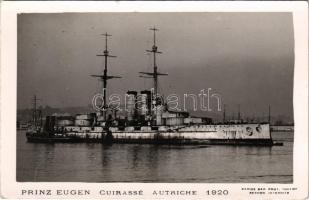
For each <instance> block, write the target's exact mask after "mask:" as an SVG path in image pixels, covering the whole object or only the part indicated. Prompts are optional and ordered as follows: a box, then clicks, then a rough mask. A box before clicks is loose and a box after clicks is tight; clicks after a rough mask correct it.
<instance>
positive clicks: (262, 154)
mask: <svg viewBox="0 0 309 200" xmlns="http://www.w3.org/2000/svg"><path fill="white" fill-rule="evenodd" d="M273 138H274V139H275V140H276V141H282V142H284V146H274V147H245V146H206V145H203V146H168V145H166V146H156V145H145V144H143V145H138V144H113V145H110V146H107V145H103V144H86V143H82V144H61V143H58V144H33V143H27V142H26V136H25V132H24V131H19V132H18V133H17V181H21V182H24V181H31V182H33V181H44V182H48V181H53V182H56V181H61V182H201V183H220V182H235V183H243V182H251V183H291V182H292V181H293V133H292V132H276V133H273Z"/></svg>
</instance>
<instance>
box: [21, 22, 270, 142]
mask: <svg viewBox="0 0 309 200" xmlns="http://www.w3.org/2000/svg"><path fill="white" fill-rule="evenodd" d="M150 30H151V31H153V45H152V48H151V50H147V52H150V53H152V54H153V71H152V72H139V73H140V77H142V78H151V79H152V80H153V90H143V91H141V92H137V91H134V90H130V91H128V92H127V94H126V95H127V98H126V102H125V103H126V112H125V116H119V115H117V114H116V112H117V111H116V110H114V115H112V114H111V113H112V108H109V107H108V105H107V101H106V99H107V98H106V90H107V81H108V80H109V79H113V78H120V76H111V75H108V66H107V59H108V58H109V57H115V56H111V55H110V54H109V51H108V47H107V38H108V37H109V36H111V35H109V34H107V33H105V34H103V36H105V50H104V52H103V54H102V55H98V56H104V61H105V62H104V71H103V74H99V75H92V76H93V77H96V78H99V79H100V80H102V83H103V87H102V88H103V97H104V98H103V99H104V101H103V105H102V108H103V109H102V110H100V111H98V112H95V113H88V114H78V115H76V116H74V117H72V116H62V117H57V116H47V117H46V120H45V125H44V126H42V127H41V129H40V131H29V132H28V133H27V139H28V141H29V142H108V143H154V144H229V145H266V146H270V145H273V144H274V142H273V140H272V138H271V132H270V129H269V124H268V123H265V124H258V123H251V124H247V123H246V124H245V123H238V124H229V123H225V124H213V123H212V120H211V119H210V118H207V117H205V118H200V117H191V116H190V114H189V113H188V112H176V111H172V110H169V109H168V107H167V105H166V104H165V103H164V101H163V100H162V99H163V98H160V96H158V95H157V93H158V78H159V76H167V74H166V73H161V72H159V70H158V66H157V62H156V60H157V54H161V53H162V52H161V51H158V46H157V41H156V32H157V31H158V29H157V28H155V27H153V28H151V29H150ZM224 116H225V112H224Z"/></svg>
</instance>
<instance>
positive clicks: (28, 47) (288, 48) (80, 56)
mask: <svg viewBox="0 0 309 200" xmlns="http://www.w3.org/2000/svg"><path fill="white" fill-rule="evenodd" d="M154 25H155V26H156V27H157V28H159V29H160V31H159V32H158V33H157V39H158V40H157V45H158V47H159V50H160V51H162V52H163V54H162V55H159V57H158V61H157V63H158V67H159V71H160V72H163V73H164V72H166V73H168V74H169V76H168V77H160V92H161V93H164V94H165V95H168V94H170V93H176V94H183V93H195V94H198V93H199V91H200V90H201V89H207V88H212V89H213V91H214V92H216V93H219V94H221V95H222V100H223V102H224V103H225V104H227V105H228V106H229V107H230V108H232V107H237V105H238V104H240V105H241V109H242V112H244V113H257V114H259V113H263V112H264V113H267V108H268V105H269V104H270V105H271V106H272V112H273V114H276V115H278V114H283V115H289V116H291V115H292V113H293V100H292V98H293V71H294V38H293V21H292V15H291V14H290V13H122V14H120V13H117V14H115V13H108V14H100V13H93V14H78V13H75V14H72V13H71V14H68V13H65V14H22V15H19V17H18V108H25V107H30V106H31V97H32V95H33V94H37V96H38V97H39V98H41V99H42V102H41V103H42V104H43V105H49V106H52V107H66V106H86V105H88V104H90V103H91V99H92V96H93V95H94V94H95V93H97V92H98V91H99V89H100V82H99V81H98V80H96V79H94V78H92V77H90V75H91V74H98V73H102V70H103V57H96V54H99V53H101V52H102V50H103V48H104V39H103V37H102V36H100V34H101V33H105V32H108V33H110V34H112V35H113V36H112V37H111V38H110V40H109V48H110V52H111V54H112V55H116V56H117V58H112V59H110V60H109V74H110V75H120V76H122V77H123V78H122V79H113V80H110V81H109V82H108V84H109V87H108V89H109V91H112V92H113V93H119V94H124V93H125V92H126V91H127V90H141V89H148V88H150V87H151V85H152V84H151V83H152V82H151V80H150V79H143V78H139V77H138V76H139V75H138V72H139V71H150V70H152V66H151V63H152V60H151V57H150V56H149V55H147V53H146V52H145V50H146V49H150V48H151V46H152V32H151V31H149V28H150V27H152V26H154Z"/></svg>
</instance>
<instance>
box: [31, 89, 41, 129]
mask: <svg viewBox="0 0 309 200" xmlns="http://www.w3.org/2000/svg"><path fill="white" fill-rule="evenodd" d="M39 100H41V99H38V98H37V97H36V95H34V96H33V119H32V120H33V125H34V128H35V130H36V129H37V125H38V114H40V115H41V111H40V110H38V109H37V102H38V101H39Z"/></svg>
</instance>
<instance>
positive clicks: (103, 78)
mask: <svg viewBox="0 0 309 200" xmlns="http://www.w3.org/2000/svg"><path fill="white" fill-rule="evenodd" d="M101 35H103V36H105V50H104V52H103V54H99V55H97V56H104V71H103V74H102V75H91V76H92V77H97V78H100V80H101V81H102V82H103V101H104V102H103V111H104V119H105V120H106V110H107V102H106V88H107V80H109V79H113V78H121V77H120V76H109V75H108V73H107V58H108V57H110V58H115V57H116V56H112V55H109V51H108V48H107V38H108V37H110V36H112V35H109V34H108V33H105V34H101ZM103 111H101V113H103Z"/></svg>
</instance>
